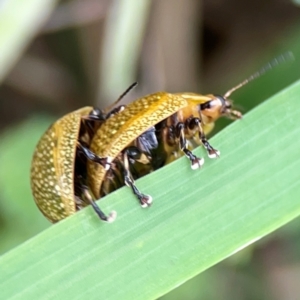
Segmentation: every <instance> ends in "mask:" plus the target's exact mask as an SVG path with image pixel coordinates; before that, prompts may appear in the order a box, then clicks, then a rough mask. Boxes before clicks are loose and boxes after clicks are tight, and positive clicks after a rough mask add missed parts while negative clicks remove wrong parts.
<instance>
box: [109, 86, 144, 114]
mask: <svg viewBox="0 0 300 300" xmlns="http://www.w3.org/2000/svg"><path fill="white" fill-rule="evenodd" d="M137 85H138V83H137V81H136V82H134V83H132V84H131V85H130V86H129V87H128V88H127V89H126V90H125V92H124V93H122V94H121V96H120V97H119V98H118V99H117V100H116V101H115V102H114V103H112V104H111V105H110V106H108V107H106V109H105V111H109V110H111V109H112V108H113V107H114V106H116V105H117V104H118V103H119V102H120V101H121V100H122V99H123V98H124V97H125V96H126V95H127V94H128V93H129V92H130V91H131V90H132V89H133V88H134V87H136V86H137Z"/></svg>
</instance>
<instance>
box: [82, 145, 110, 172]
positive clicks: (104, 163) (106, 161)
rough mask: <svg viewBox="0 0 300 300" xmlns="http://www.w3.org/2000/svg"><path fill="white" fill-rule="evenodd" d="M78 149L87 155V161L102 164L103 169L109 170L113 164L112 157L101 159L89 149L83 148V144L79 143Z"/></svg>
mask: <svg viewBox="0 0 300 300" xmlns="http://www.w3.org/2000/svg"><path fill="white" fill-rule="evenodd" d="M77 148H78V150H79V151H81V152H82V153H83V154H84V155H85V157H86V158H87V159H89V160H91V161H93V162H96V163H98V164H100V165H101V166H103V168H105V170H109V168H110V163H111V158H110V157H100V156H98V155H96V154H95V153H94V152H92V151H91V150H90V149H89V148H87V147H85V146H83V145H82V144H81V143H77Z"/></svg>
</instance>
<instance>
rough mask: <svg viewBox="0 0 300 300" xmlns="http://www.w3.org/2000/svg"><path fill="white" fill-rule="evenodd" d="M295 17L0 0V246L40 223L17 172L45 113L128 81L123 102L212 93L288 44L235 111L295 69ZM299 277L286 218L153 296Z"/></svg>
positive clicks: (205, 294) (215, 292) (268, 284)
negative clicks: (284, 58) (287, 55)
mask: <svg viewBox="0 0 300 300" xmlns="http://www.w3.org/2000/svg"><path fill="white" fill-rule="evenodd" d="M41 3H42V4H41ZM299 17H300V6H299V3H298V2H297V1H283V0H272V1H271V0H269V1H268V0H265V1H259V0H254V1H250V0H244V1H239V0H227V1H225V0H223V1H222V0H215V1H209V0H203V1H197V0H153V1H149V0H136V1H134V0H118V1H117V0H111V1H109V0H107V1H104V0H81V1H80V0H71V1H55V0H45V1H40V4H39V1H38V0H29V1H23V3H22V1H21V0H6V1H3V2H2V3H1V4H0V44H1V49H2V50H1V54H0V79H1V80H2V82H1V86H0V189H1V193H0V254H3V253H5V252H6V251H8V250H9V249H11V248H13V247H16V246H17V245H19V244H20V243H22V242H24V241H26V240H28V239H29V238H30V237H32V236H34V235H36V234H37V233H39V232H41V231H42V230H44V229H45V228H47V227H49V226H50V224H49V223H48V221H46V220H45V219H44V218H43V216H42V215H41V214H40V212H39V211H38V209H37V208H36V206H35V204H34V201H33V199H32V196H31V191H30V183H29V170H30V161H31V156H32V153H33V149H34V146H35V144H36V143H37V141H38V139H39V137H40V136H41V134H42V133H43V131H44V130H45V129H46V128H47V127H48V126H49V125H50V123H51V122H52V121H53V120H55V119H57V118H58V117H60V116H62V115H64V114H65V113H67V112H69V111H72V110H75V109H77V108H79V107H82V106H85V105H93V106H97V107H100V108H104V107H105V106H107V105H108V104H109V103H111V102H113V101H114V100H116V99H117V97H118V96H119V95H120V94H121V93H122V92H123V91H124V90H125V89H126V88H127V87H128V86H129V85H130V84H131V83H132V82H134V81H136V80H137V81H138V82H139V86H138V87H137V88H136V89H135V90H134V91H132V92H131V93H130V94H129V95H128V96H126V98H125V99H124V101H132V100H133V99H135V98H137V97H140V96H142V95H145V94H148V93H152V92H156V91H159V90H165V91H168V92H183V91H185V92H199V93H203V94H205V93H217V94H223V93H225V92H226V91H227V90H228V89H230V88H231V87H233V86H235V85H236V84H238V83H239V82H241V81H242V80H244V79H245V78H246V77H248V76H249V75H251V74H252V73H254V72H255V71H257V70H258V69H260V67H261V66H263V65H264V64H265V63H267V62H268V61H270V60H272V59H273V58H274V57H275V56H277V55H279V54H281V53H284V52H286V51H292V52H293V54H294V56H295V60H294V61H289V62H286V63H284V64H282V65H280V66H279V67H276V68H275V69H274V70H272V71H271V72H269V73H267V74H266V75H263V76H261V77H260V78H259V79H257V80H255V81H254V82H251V83H250V84H248V85H247V86H245V87H243V88H242V89H240V90H239V91H237V92H236V93H234V94H233V96H232V98H233V99H234V101H235V104H236V106H237V108H239V109H241V110H242V111H243V112H244V113H246V112H247V111H249V110H250V109H251V108H252V107H254V106H257V105H258V104H259V103H261V102H263V101H264V100H265V99H266V98H268V97H269V96H271V95H273V94H274V93H276V92H278V91H280V90H281V89H283V88H284V87H286V86H288V85H289V84H291V83H292V82H294V81H296V80H297V79H299V78H300V68H299V67H300V63H299V60H300V59H299V58H300V18H299ZM286 105H289V102H288V99H286ZM299 105H300V95H299ZM228 122H229V121H227V120H220V122H218V124H217V127H216V130H215V132H216V131H218V130H220V129H221V128H223V127H224V126H226V124H228ZM270 126H271V124H270ZM299 278H300V220H298V219H297V220H295V221H293V222H292V223H290V224H289V225H287V226H285V227H284V228H282V229H280V230H278V231H277V232H275V233H273V234H272V235H270V236H268V237H267V238H264V239H263V240H262V241H260V242H258V243H256V244H255V245H252V246H250V247H248V248H246V249H245V250H243V251H241V252H239V253H238V254H236V255H234V256H233V257H231V258H229V259H227V260H226V261H224V262H222V263H220V264H218V265H217V266H215V267H213V268H211V269H210V270H208V271H206V272H204V273H203V274H200V275H199V276H197V277H195V278H194V279H192V280H190V281H189V282H187V283H185V284H184V285H182V286H180V287H178V288H177V289H176V290H174V291H173V292H171V293H169V294H168V295H166V296H164V297H163V298H162V299H165V300H167V299H275V300H276V299H299V295H300V285H299V284H298V282H299Z"/></svg>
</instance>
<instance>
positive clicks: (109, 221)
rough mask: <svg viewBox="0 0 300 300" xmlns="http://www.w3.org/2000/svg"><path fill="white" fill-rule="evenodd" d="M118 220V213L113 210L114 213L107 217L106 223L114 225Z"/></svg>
mask: <svg viewBox="0 0 300 300" xmlns="http://www.w3.org/2000/svg"><path fill="white" fill-rule="evenodd" d="M116 218H117V212H116V211H115V210H113V211H112V212H111V213H110V214H109V216H108V217H107V220H106V222H107V223H112V222H114V221H115V219H116Z"/></svg>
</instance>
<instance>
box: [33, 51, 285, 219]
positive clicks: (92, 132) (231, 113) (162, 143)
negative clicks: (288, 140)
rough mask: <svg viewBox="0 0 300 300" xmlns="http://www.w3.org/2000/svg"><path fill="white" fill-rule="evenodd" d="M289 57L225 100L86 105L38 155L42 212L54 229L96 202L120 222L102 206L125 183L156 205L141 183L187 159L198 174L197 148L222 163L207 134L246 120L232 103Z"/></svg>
mask: <svg viewBox="0 0 300 300" xmlns="http://www.w3.org/2000/svg"><path fill="white" fill-rule="evenodd" d="M283 59H285V57H284V56H281V57H279V58H276V59H274V60H273V61H272V62H270V63H269V64H268V65H267V66H265V67H264V68H262V69H261V70H260V71H259V72H256V73H255V74H253V75H252V76H250V77H249V78H248V79H246V80H244V81H243V82H241V83H240V84H238V85H237V86H235V87H234V88H232V89H230V90H229V91H228V92H226V93H225V94H224V96H219V95H212V94H210V95H200V94H195V93H177V94H170V93H165V92H158V93H154V94H150V95H147V96H145V97H143V98H140V99H137V100H135V101H133V102H132V103H130V104H128V105H127V106H123V105H119V106H116V107H115V108H113V109H107V110H104V111H101V110H98V109H94V108H93V107H84V108H81V109H79V110H76V111H74V112H71V113H69V114H67V115H65V116H63V117H62V118H61V119H59V120H58V121H56V122H55V123H54V124H52V125H51V126H50V127H49V129H48V130H47V131H46V132H45V133H44V135H43V136H42V137H41V139H40V141H39V143H38V145H37V146H36V149H35V152H34V156H33V160H32V167H31V187H32V192H33V196H34V199H35V202H36V204H37V206H38V207H39V209H40V210H41V211H42V213H43V214H44V215H45V216H46V218H47V219H48V220H50V221H51V222H54V223H55V222H58V221H60V220H61V219H64V218H66V217H67V216H69V215H72V214H74V213H75V212H76V211H78V210H80V209H81V208H83V207H85V206H87V205H89V204H90V205H92V207H93V208H94V210H95V212H96V213H97V214H98V216H99V217H100V219H101V220H103V221H107V222H113V221H114V220H115V218H116V212H114V211H113V212H111V213H110V214H109V215H106V214H105V213H104V212H103V211H102V210H101V209H100V208H99V206H98V205H97V204H96V203H95V200H96V199H99V198H100V197H103V196H105V195H106V194H108V193H110V192H111V191H113V190H115V189H117V188H119V187H121V186H123V185H127V186H129V187H130V188H131V189H132V192H133V194H134V195H135V196H136V197H137V199H138V201H139V203H140V204H141V206H142V207H148V206H150V205H151V202H152V198H151V196H149V195H145V194H143V193H141V192H140V191H139V189H138V188H137V187H136V185H135V182H134V179H137V178H139V177H141V176H143V175H145V174H148V173H150V172H151V171H153V170H156V169H158V168H160V167H162V166H164V165H166V164H168V163H170V162H171V161H173V160H175V159H176V158H177V157H180V156H182V155H185V156H186V157H187V158H188V159H189V161H190V163H191V167H192V169H197V168H199V167H201V166H202V165H203V163H204V160H203V158H199V157H197V156H195V155H194V154H193V153H192V151H191V150H192V149H193V148H194V147H195V146H196V145H203V146H204V148H205V149H206V151H207V154H208V157H210V158H216V157H218V156H219V155H220V152H219V151H218V150H216V149H215V148H214V147H213V146H212V145H210V143H209V142H208V140H207V138H206V134H208V133H209V132H210V131H211V130H212V129H213V126H214V122H215V121H216V120H217V119H218V118H220V117H221V116H226V117H229V118H231V119H240V118H241V117H242V114H241V113H240V112H239V111H237V110H234V109H233V108H232V102H231V100H229V99H228V97H229V96H230V95H231V94H232V93H233V92H234V91H235V90H237V89H238V88H240V87H242V86H243V85H245V84H247V83H248V82H249V81H252V80H253V79H255V78H256V77H258V76H260V75H261V74H263V73H265V72H266V71H267V70H268V69H270V68H272V67H273V66H275V65H277V64H278V63H279V62H280V61H281V60H283ZM135 85H136V84H133V85H132V86H130V87H129V88H128V89H127V90H126V91H125V93H124V94H123V95H121V96H120V98H119V99H118V101H117V102H116V104H117V103H118V102H119V100H121V99H122V98H123V96H124V95H125V94H126V93H127V92H128V91H129V90H130V89H131V88H132V87H133V86H135Z"/></svg>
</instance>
